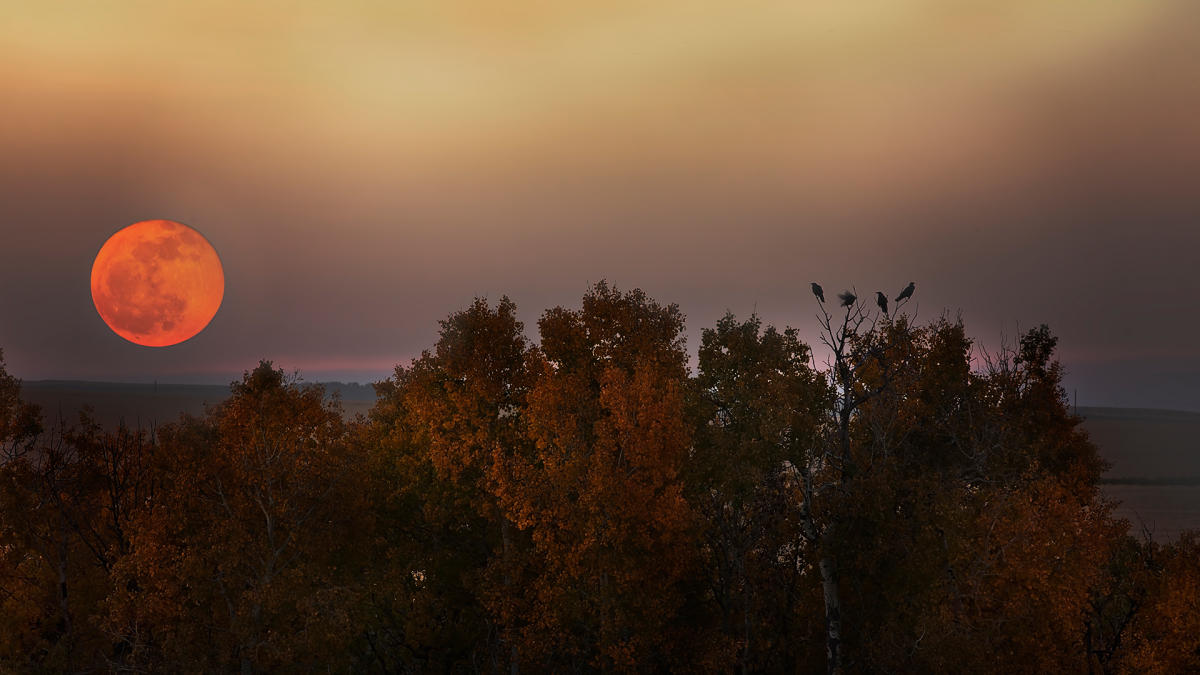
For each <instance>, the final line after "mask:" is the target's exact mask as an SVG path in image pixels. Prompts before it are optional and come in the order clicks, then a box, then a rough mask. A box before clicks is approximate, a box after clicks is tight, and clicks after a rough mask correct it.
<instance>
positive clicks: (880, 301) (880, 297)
mask: <svg viewBox="0 0 1200 675" xmlns="http://www.w3.org/2000/svg"><path fill="white" fill-rule="evenodd" d="M875 304H877V305H879V309H882V310H883V313H884V314H887V313H888V311H887V296H886V295H884V294H883V292H882V291H875Z"/></svg>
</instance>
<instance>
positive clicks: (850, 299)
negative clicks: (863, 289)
mask: <svg viewBox="0 0 1200 675" xmlns="http://www.w3.org/2000/svg"><path fill="white" fill-rule="evenodd" d="M838 299H839V300H841V301H842V307H849V306H850V305H853V304H854V301H855V300H858V296H857V295H855V294H853V293H851V292H850V291H843V292H841V293H838Z"/></svg>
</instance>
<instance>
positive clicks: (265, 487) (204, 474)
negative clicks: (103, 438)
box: [111, 362, 371, 672]
mask: <svg viewBox="0 0 1200 675" xmlns="http://www.w3.org/2000/svg"><path fill="white" fill-rule="evenodd" d="M160 438H161V444H162V452H161V460H162V465H161V466H160V467H159V471H160V472H161V475H162V477H163V485H162V486H161V488H160V490H159V491H158V492H157V494H156V495H155V497H154V499H153V502H152V506H151V508H150V509H149V510H148V512H147V514H146V515H145V517H143V518H141V519H140V520H139V522H138V523H137V526H136V528H134V531H133V534H132V537H131V538H132V541H133V553H132V554H131V555H129V556H126V557H125V558H124V559H123V560H122V562H121V564H120V565H118V568H117V569H116V571H115V575H116V577H117V578H118V580H120V581H123V582H124V583H122V584H118V586H117V588H118V589H119V592H118V593H117V594H116V595H115V596H114V597H113V598H112V600H111V602H112V605H113V610H112V619H111V620H112V622H113V623H114V625H116V626H117V627H118V628H119V629H120V630H122V632H124V633H125V634H127V635H140V636H144V637H145V640H144V642H143V643H141V644H139V648H141V649H144V650H145V653H144V654H140V655H139V657H140V658H141V659H142V661H141V662H142V663H144V664H147V665H149V666H150V667H153V668H156V669H164V670H177V669H183V670H193V669H204V670H240V671H241V672H257V671H263V670H272V669H276V668H278V667H280V666H283V665H288V666H291V667H316V666H318V665H320V666H321V667H322V668H325V667H330V666H333V665H335V664H339V663H340V664H342V666H343V667H344V666H345V665H346V664H347V663H350V662H352V661H353V657H352V656H351V655H350V651H351V646H352V645H351V642H352V641H353V640H354V638H356V637H357V636H358V635H359V634H360V630H359V626H360V625H361V621H359V619H358V617H357V615H356V611H357V610H356V609H355V608H356V607H358V606H359V605H360V604H361V602H360V598H359V595H358V594H359V590H360V589H359V587H358V585H357V584H356V581H357V580H358V579H359V578H360V577H361V575H362V574H363V569H364V567H365V566H366V565H368V564H370V562H371V561H368V560H364V559H362V558H361V556H360V553H361V551H362V550H363V549H364V548H365V547H366V544H365V543H364V542H362V541H361V539H360V537H361V536H362V534H363V533H365V532H369V531H370V528H369V526H368V524H367V523H364V522H363V520H362V518H363V517H364V515H366V514H369V513H370V511H369V509H367V508H365V506H366V505H365V504H364V503H363V501H362V496H363V490H361V488H360V487H359V486H360V485H361V484H362V483H363V476H361V475H360V474H359V473H358V472H359V470H360V469H361V467H362V466H363V463H362V462H361V461H360V456H359V454H358V449H357V448H356V447H355V446H354V444H352V443H350V442H349V438H350V437H349V434H348V430H347V426H346V423H345V422H344V421H343V418H342V412H341V409H340V405H338V404H337V402H336V401H333V402H329V403H327V402H326V401H325V396H324V391H323V389H322V388H320V387H319V386H312V385H307V386H306V385H301V384H300V383H299V382H297V381H296V380H295V379H293V378H289V377H287V376H285V375H284V373H283V372H282V371H279V370H276V369H274V368H273V367H272V366H271V364H270V363H269V362H263V363H261V364H260V365H259V367H258V368H256V369H255V370H254V371H252V372H248V373H246V374H245V376H244V377H243V378H242V380H241V381H240V382H235V383H234V384H233V385H232V396H231V397H230V398H229V399H228V400H227V401H225V402H224V403H223V404H222V405H220V406H219V407H218V408H216V409H215V410H213V411H211V412H210V414H209V415H208V416H207V417H206V418H205V419H185V420H183V421H181V422H180V423H179V424H176V425H169V426H167V427H165V428H163V429H162V430H161V431H160ZM305 664H307V665H305Z"/></svg>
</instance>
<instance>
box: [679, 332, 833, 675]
mask: <svg viewBox="0 0 1200 675" xmlns="http://www.w3.org/2000/svg"><path fill="white" fill-rule="evenodd" d="M810 360H811V353H810V351H809V349H808V347H807V345H804V344H802V343H801V342H800V341H799V339H798V338H797V333H796V331H795V330H794V329H790V328H789V329H787V330H785V331H783V332H779V331H777V330H776V329H775V328H774V327H770V326H768V327H767V328H766V329H765V330H764V329H763V328H762V324H761V321H760V320H759V319H758V317H756V316H752V317H751V318H750V319H749V320H747V321H744V322H740V323H739V322H738V321H737V320H736V319H735V318H734V317H733V316H732V315H729V314H727V315H726V316H725V317H724V318H722V319H721V320H720V321H718V322H717V325H716V327H715V328H712V329H705V330H704V331H703V333H702V336H701V344H700V350H699V371H698V373H697V375H696V377H695V379H694V381H693V383H694V388H693V392H694V393H693V402H692V404H691V406H690V407H691V410H690V414H691V416H692V426H693V428H694V432H693V433H694V446H693V450H692V452H691V455H690V457H689V458H688V461H687V463H686V465H685V469H684V472H685V473H684V475H685V476H686V483H687V495H688V499H689V501H690V502H691V503H692V504H693V506H694V508H695V509H696V510H697V512H698V513H699V515H700V516H701V518H702V522H703V525H702V528H701V533H702V547H703V548H702V550H703V552H704V557H703V565H702V569H703V570H705V573H704V575H705V577H706V580H707V582H708V584H709V592H710V593H711V595H712V598H713V601H714V605H715V607H713V612H714V613H715V614H717V615H719V616H720V629H721V632H722V633H723V634H724V636H725V637H726V639H727V640H728V642H729V644H730V645H731V647H732V648H731V651H733V652H735V653H736V662H737V664H738V666H739V668H740V669H741V670H742V672H767V671H784V670H795V669H796V668H797V667H799V666H800V665H801V664H804V663H806V662H811V661H812V660H813V659H814V658H819V655H817V654H812V653H805V652H804V651H803V647H804V645H805V644H806V641H805V640H803V639H800V632H801V630H802V627H803V625H804V624H805V623H806V622H805V621H804V620H803V619H802V618H801V616H800V613H801V612H807V611H808V608H809V606H810V602H809V598H808V597H806V592H807V591H808V589H810V588H811V587H812V580H811V579H809V578H808V576H809V575H808V574H806V571H805V570H806V568H807V565H806V564H805V562H804V559H805V556H806V555H807V552H806V550H805V548H804V546H803V545H802V544H801V541H802V534H801V532H800V528H799V521H798V519H797V516H798V510H797V508H796V506H797V503H796V500H795V499H794V492H793V489H794V486H793V485H792V484H791V481H790V478H791V475H792V472H791V470H790V469H791V467H793V466H795V465H798V464H800V463H802V462H804V461H806V459H807V452H808V449H809V447H811V444H812V441H813V438H814V436H815V434H816V433H817V428H818V425H819V423H820V421H821V420H820V415H821V411H822V410H824V408H825V406H826V405H827V403H828V400H829V397H830V392H829V390H828V388H827V387H826V383H825V380H824V379H823V378H822V377H821V376H820V375H819V374H818V373H816V372H815V371H814V370H813V369H812V368H811V367H810ZM732 660H733V659H731V661H732Z"/></svg>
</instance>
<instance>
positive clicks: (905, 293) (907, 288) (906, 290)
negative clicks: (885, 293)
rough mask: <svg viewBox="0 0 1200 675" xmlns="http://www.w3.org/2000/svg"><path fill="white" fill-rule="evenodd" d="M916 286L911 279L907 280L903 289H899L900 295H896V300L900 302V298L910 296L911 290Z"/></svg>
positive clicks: (905, 298)
mask: <svg viewBox="0 0 1200 675" xmlns="http://www.w3.org/2000/svg"><path fill="white" fill-rule="evenodd" d="M916 288H917V284H916V282H913V281H910V282H908V285H907V286H905V287H904V290H902V291H900V295H897V296H896V302H900V301H901V300H907V299H909V298H911V297H912V294H913V291H914V290H915V289H916Z"/></svg>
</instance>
